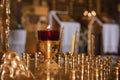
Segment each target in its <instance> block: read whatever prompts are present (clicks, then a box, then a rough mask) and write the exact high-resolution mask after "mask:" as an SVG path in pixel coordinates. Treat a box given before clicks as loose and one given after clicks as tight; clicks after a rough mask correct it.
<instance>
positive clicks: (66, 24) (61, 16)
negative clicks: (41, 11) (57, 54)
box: [49, 11, 80, 52]
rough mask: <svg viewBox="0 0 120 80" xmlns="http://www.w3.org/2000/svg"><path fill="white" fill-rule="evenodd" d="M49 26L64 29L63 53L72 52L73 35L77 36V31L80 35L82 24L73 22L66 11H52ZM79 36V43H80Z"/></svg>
mask: <svg viewBox="0 0 120 80" xmlns="http://www.w3.org/2000/svg"><path fill="white" fill-rule="evenodd" d="M49 24H50V25H52V24H54V25H56V26H60V27H61V28H62V27H63V28H64V36H63V42H62V52H70V51H71V45H72V35H74V34H75V32H76V30H77V31H78V33H79V35H80V23H78V22H75V21H73V19H72V18H71V17H70V16H69V15H68V12H66V11H50V13H49ZM79 35H78V37H77V38H78V41H79Z"/></svg>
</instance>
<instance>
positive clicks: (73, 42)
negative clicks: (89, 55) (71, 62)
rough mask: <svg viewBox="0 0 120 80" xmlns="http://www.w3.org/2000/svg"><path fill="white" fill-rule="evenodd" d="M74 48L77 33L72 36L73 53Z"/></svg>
mask: <svg viewBox="0 0 120 80" xmlns="http://www.w3.org/2000/svg"><path fill="white" fill-rule="evenodd" d="M74 48H75V35H73V36H72V48H71V55H73V53H74Z"/></svg>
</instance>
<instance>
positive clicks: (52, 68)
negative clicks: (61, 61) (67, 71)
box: [37, 60, 60, 74]
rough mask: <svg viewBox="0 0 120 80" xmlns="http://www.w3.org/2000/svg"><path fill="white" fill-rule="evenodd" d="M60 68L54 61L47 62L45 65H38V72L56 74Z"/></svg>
mask: <svg viewBox="0 0 120 80" xmlns="http://www.w3.org/2000/svg"><path fill="white" fill-rule="evenodd" d="M59 69H60V66H59V65H58V64H57V63H56V62H55V61H54V60H45V62H44V63H42V64H40V65H38V67H37V70H38V72H39V71H40V72H41V73H46V72H51V73H54V74H56V73H57V72H58V70H59Z"/></svg>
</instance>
